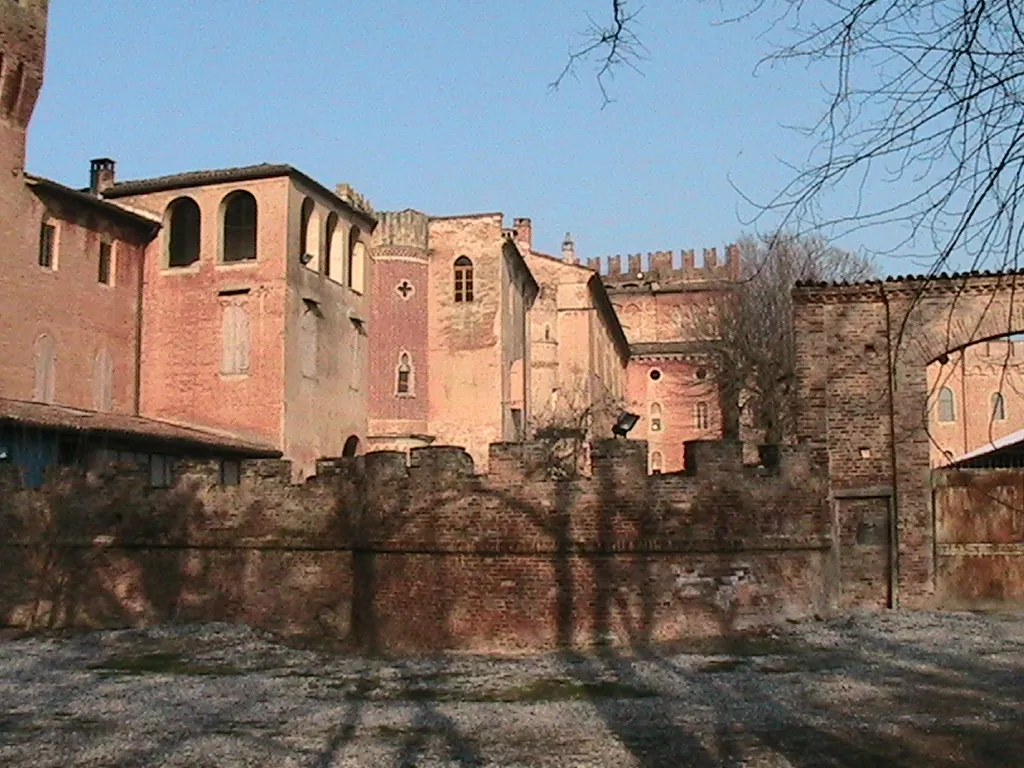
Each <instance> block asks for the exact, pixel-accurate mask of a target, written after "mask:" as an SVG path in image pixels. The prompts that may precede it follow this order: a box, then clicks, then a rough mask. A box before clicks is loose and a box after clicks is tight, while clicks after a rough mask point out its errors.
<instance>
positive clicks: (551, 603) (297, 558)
mask: <svg viewBox="0 0 1024 768" xmlns="http://www.w3.org/2000/svg"><path fill="white" fill-rule="evenodd" d="M690 450H691V454H692V464H693V465H694V466H696V467H698V468H699V469H698V473H697V474H695V475H692V476H690V475H680V474H676V475H661V476H658V477H649V476H648V475H647V468H646V446H645V444H644V443H642V442H639V441H622V440H620V441H601V442H598V443H595V444H594V445H593V446H592V449H591V455H592V460H593V477H589V478H581V479H578V480H575V481H553V480H549V479H547V477H546V468H545V466H544V464H543V456H544V451H543V446H542V445H541V444H533V443H526V444H497V445H493V446H492V447H491V451H490V457H489V465H490V473H489V474H488V475H486V476H477V475H474V471H473V470H474V468H473V462H472V460H471V459H470V457H469V455H468V454H467V453H466V452H465V451H463V450H462V449H459V448H421V449H415V450H413V451H412V455H411V459H410V461H411V464H410V466H408V467H406V462H405V457H404V455H403V454H401V453H390V452H379V453H371V454H367V455H365V456H362V457H359V458H354V459H339V460H332V461H326V462H320V465H319V467H318V470H319V472H318V474H317V475H316V476H315V477H313V478H311V479H310V480H309V481H307V482H306V483H305V484H304V485H301V486H296V485H291V484H290V483H289V478H290V477H291V467H290V465H289V463H288V462H284V461H254V462H248V463H246V465H245V468H244V472H243V478H242V482H241V484H240V485H239V486H237V487H228V488H225V487H221V486H220V485H219V468H218V467H217V466H216V465H214V464H205V463H190V464H188V465H186V466H184V467H183V468H182V472H181V473H180V477H179V481H178V483H177V485H176V487H175V488H174V489H172V490H170V491H150V490H148V489H146V488H145V487H144V478H142V477H139V476H137V475H133V474H132V473H129V472H119V473H116V474H112V475H109V476H105V477H96V476H92V477H80V476H72V475H67V474H64V475H55V476H53V477H51V478H50V480H49V482H48V484H47V486H46V487H45V489H44V490H43V491H38V492H34V491H28V490H22V489H16V488H14V487H12V486H11V485H10V484H9V481H6V482H8V485H7V486H5V487H4V488H2V489H0V490H2V491H4V492H3V493H2V494H0V499H2V501H0V511H2V515H0V526H2V527H3V529H4V535H3V536H2V537H0V540H2V541H3V542H5V543H4V544H3V545H0V547H2V549H0V552H2V554H0V557H3V558H4V559H5V560H6V561H7V562H6V563H5V566H6V567H4V568H3V569H0V572H2V573H3V574H4V575H3V576H0V579H2V580H5V581H6V583H5V584H3V585H2V588H0V595H2V597H0V613H2V616H3V618H4V620H5V621H6V622H8V623H17V624H29V623H33V622H34V623H36V624H53V625H55V626H64V625H89V626H122V625H137V624H145V623H148V622H152V621H159V620H166V619H219V620H229V621H244V622H248V623H251V624H253V625H256V626H261V627H267V628H269V629H273V630H277V631H281V632H284V633H288V634H302V635H314V636H320V637H329V638H333V639H335V640H339V641H346V642H350V643H353V644H357V645H360V646H362V647H371V648H377V649H386V650H393V651H413V650H426V649H433V648H455V649H463V650H474V651H505V650H514V649H516V650H518V649H540V648H551V647H556V646H568V645H591V644H595V643H602V642H612V643H615V644H619V645H627V646H639V645H644V644H647V643H650V642H656V641H661V640H670V639H673V638H676V637H679V636H687V635H706V634H717V633H722V632H730V631H736V630H742V629H744V628H748V627H751V626H757V625H761V624H763V623H765V622H768V621H772V620H777V619H779V618H780V617H799V616H807V615H810V614H813V613H816V612H824V611H827V610H829V609H830V608H831V606H833V605H834V603H835V593H836V585H835V584H834V580H833V578H832V576H831V575H830V574H831V571H830V556H829V544H830V536H829V516H828V510H827V507H825V506H824V504H823V498H824V496H823V489H821V488H817V487H816V484H815V482H814V481H813V478H812V477H811V475H810V473H809V467H808V465H807V463H806V461H805V460H804V459H803V458H802V457H801V456H800V455H798V454H796V453H787V454H786V455H785V456H784V460H783V463H782V468H781V469H780V471H779V473H778V474H777V475H773V476H759V475H757V474H756V472H755V471H753V470H748V471H744V470H743V469H742V468H741V467H740V465H739V457H740V447H739V445H738V444H728V443H727V444H718V443H696V444H693V445H692V446H691V448H690ZM2 482H5V481H4V480H2V479H0V483H2ZM54 533H56V534H57V535H56V536H54V535H53V534H54ZM54 541H59V542H60V545H59V546H49V545H48V544H47V542H51V543H52V542H54ZM69 576H73V578H68V577H69Z"/></svg>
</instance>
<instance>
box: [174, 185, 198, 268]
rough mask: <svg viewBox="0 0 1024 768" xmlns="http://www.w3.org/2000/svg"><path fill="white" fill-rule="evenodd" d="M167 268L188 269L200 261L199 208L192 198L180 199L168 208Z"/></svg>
mask: <svg viewBox="0 0 1024 768" xmlns="http://www.w3.org/2000/svg"><path fill="white" fill-rule="evenodd" d="M167 214H168V218H169V226H168V235H167V266H169V267H187V266H190V265H192V264H195V263H196V262H197V261H199V234H200V229H199V228H200V218H199V206H198V205H196V201H195V200H193V199H192V198H190V197H179V198H178V199H177V200H175V201H174V202H173V203H171V204H170V205H169V206H167Z"/></svg>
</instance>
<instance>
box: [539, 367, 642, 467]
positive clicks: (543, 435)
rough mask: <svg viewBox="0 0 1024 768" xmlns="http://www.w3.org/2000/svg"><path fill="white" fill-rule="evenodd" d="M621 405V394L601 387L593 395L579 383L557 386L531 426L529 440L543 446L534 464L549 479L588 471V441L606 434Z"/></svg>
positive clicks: (622, 402)
mask: <svg viewBox="0 0 1024 768" xmlns="http://www.w3.org/2000/svg"><path fill="white" fill-rule="evenodd" d="M578 381H579V379H577V382H578ZM624 408H625V401H624V400H623V399H622V398H620V397H615V396H614V395H611V394H610V393H608V392H607V391H605V390H603V389H602V392H601V394H600V395H599V396H597V397H592V396H588V395H587V394H586V393H585V391H584V388H583V386H581V385H579V384H577V385H576V386H571V387H568V388H566V391H564V392H563V391H562V390H557V391H556V393H555V397H554V398H552V401H551V402H550V403H548V404H547V405H546V407H544V408H543V409H542V410H541V412H540V413H539V414H538V415H537V416H536V417H535V419H534V422H533V424H532V427H531V432H532V434H533V441H534V442H535V443H538V444H540V445H543V446H544V447H545V449H546V450H545V452H544V454H543V455H542V456H538V457H536V458H535V460H536V461H537V462H538V468H543V469H544V470H545V471H546V475H547V477H548V478H549V479H552V480H567V479H572V478H576V477H580V476H582V475H585V474H588V473H589V471H590V455H589V446H590V443H591V442H592V441H594V440H597V439H599V438H602V437H605V436H607V434H609V432H610V430H611V425H612V424H614V423H615V420H616V419H617V418H618V416H619V414H620V413H622V411H623V409H624Z"/></svg>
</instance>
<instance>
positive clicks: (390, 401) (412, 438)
mask: <svg viewBox="0 0 1024 768" xmlns="http://www.w3.org/2000/svg"><path fill="white" fill-rule="evenodd" d="M371 253H372V257H373V277H372V280H373V283H372V287H371V295H372V296H373V304H372V307H371V310H370V328H371V329H373V330H372V332H371V334H370V378H369V381H370V445H371V448H380V449H397V450H407V449H408V448H411V447H415V446H417V445H423V444H425V443H426V440H425V438H427V437H428V434H427V433H428V432H429V424H428V421H429V414H430V412H429V398H428V388H427V382H428V373H429V365H430V361H429V359H428V354H427V297H428V293H429V288H430V286H429V284H428V275H429V272H428V268H429V259H430V251H429V243H428V218H427V216H426V215H424V214H422V213H420V212H419V211H414V210H405V211H400V212H396V213H383V214H381V216H380V223H379V224H378V225H377V229H376V230H375V231H374V242H373V250H372V252H371Z"/></svg>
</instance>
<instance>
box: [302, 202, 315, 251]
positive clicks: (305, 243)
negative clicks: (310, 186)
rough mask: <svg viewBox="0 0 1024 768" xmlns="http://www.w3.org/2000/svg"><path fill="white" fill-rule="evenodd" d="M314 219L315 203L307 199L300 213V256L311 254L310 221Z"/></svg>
mask: <svg viewBox="0 0 1024 768" xmlns="http://www.w3.org/2000/svg"><path fill="white" fill-rule="evenodd" d="M312 218H313V201H312V200H311V199H310V198H308V197H306V198H303V200H302V208H301V209H300V211H299V256H305V255H306V254H307V253H309V221H310V219H312Z"/></svg>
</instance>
